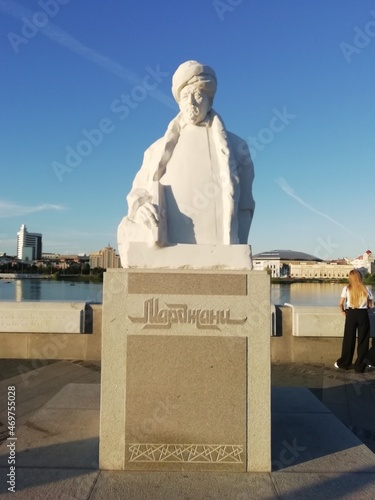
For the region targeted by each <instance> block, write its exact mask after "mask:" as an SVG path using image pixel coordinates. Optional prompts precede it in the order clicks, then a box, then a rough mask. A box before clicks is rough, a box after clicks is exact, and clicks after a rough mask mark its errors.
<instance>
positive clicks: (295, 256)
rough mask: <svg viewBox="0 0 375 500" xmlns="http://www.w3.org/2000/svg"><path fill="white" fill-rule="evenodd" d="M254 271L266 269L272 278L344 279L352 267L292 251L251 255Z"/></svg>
mask: <svg viewBox="0 0 375 500" xmlns="http://www.w3.org/2000/svg"><path fill="white" fill-rule="evenodd" d="M252 258H253V268H254V270H255V271H263V270H266V269H268V270H269V271H270V273H271V276H272V278H309V279H310V278H311V279H314V278H317V279H318V278H319V279H341V278H346V277H347V276H348V274H349V271H350V270H351V269H353V265H352V264H350V263H348V262H346V261H345V260H343V261H339V260H337V261H331V262H324V261H323V260H322V259H320V258H319V257H315V256H314V255H310V254H307V253H304V252H296V251H294V250H270V251H267V252H262V253H258V254H256V255H253V257H252Z"/></svg>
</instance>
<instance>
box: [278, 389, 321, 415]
mask: <svg viewBox="0 0 375 500" xmlns="http://www.w3.org/2000/svg"><path fill="white" fill-rule="evenodd" d="M271 408H272V412H273V413H275V412H277V413H330V411H329V410H328V408H327V407H326V406H325V405H323V404H322V403H321V402H320V401H319V399H318V398H317V397H316V396H314V394H312V392H311V391H310V390H309V389H307V388H305V387H272V389H271Z"/></svg>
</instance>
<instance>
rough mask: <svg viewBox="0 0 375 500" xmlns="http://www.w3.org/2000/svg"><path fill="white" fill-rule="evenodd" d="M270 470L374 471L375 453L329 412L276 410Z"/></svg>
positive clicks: (273, 421) (273, 423) (273, 418)
mask: <svg viewBox="0 0 375 500" xmlns="http://www.w3.org/2000/svg"><path fill="white" fill-rule="evenodd" d="M272 466H273V470H288V471H291V472H356V471H357V472H359V471H361V470H364V469H366V470H368V471H369V472H375V455H374V454H373V453H372V452H371V451H370V450H369V449H368V448H367V447H366V446H365V445H364V444H362V442H361V441H360V440H359V439H358V438H357V437H356V436H354V434H352V433H351V432H350V431H349V430H348V429H347V427H345V425H344V424H342V423H341V422H340V421H339V420H338V419H337V418H336V417H335V416H334V415H332V414H322V413H317V414H306V413H275V414H273V417H272Z"/></svg>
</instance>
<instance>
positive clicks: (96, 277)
mask: <svg viewBox="0 0 375 500" xmlns="http://www.w3.org/2000/svg"><path fill="white" fill-rule="evenodd" d="M0 280H4V281H5V282H7V281H11V280H58V281H77V282H89V281H92V282H94V283H102V282H103V273H99V274H58V273H53V274H29V273H0Z"/></svg>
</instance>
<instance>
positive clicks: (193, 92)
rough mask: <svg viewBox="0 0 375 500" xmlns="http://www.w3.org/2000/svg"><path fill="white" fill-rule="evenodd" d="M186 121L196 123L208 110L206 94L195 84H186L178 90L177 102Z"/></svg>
mask: <svg viewBox="0 0 375 500" xmlns="http://www.w3.org/2000/svg"><path fill="white" fill-rule="evenodd" d="M178 105H179V107H180V110H181V113H182V114H183V116H184V119H185V121H186V123H191V124H193V125H197V124H198V123H200V122H201V121H202V120H204V119H205V118H206V115H207V113H208V111H209V110H210V101H209V98H208V97H207V95H206V94H205V93H204V92H203V91H202V90H201V89H200V88H199V87H198V86H196V85H194V84H192V85H186V87H184V88H183V89H182V90H181V92H180V102H179V103H178Z"/></svg>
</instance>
